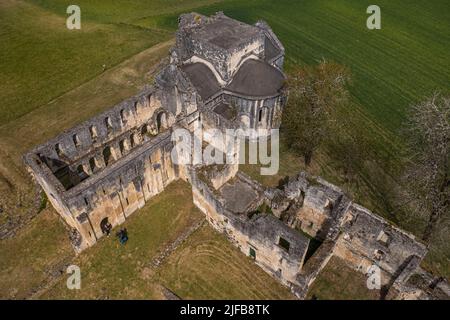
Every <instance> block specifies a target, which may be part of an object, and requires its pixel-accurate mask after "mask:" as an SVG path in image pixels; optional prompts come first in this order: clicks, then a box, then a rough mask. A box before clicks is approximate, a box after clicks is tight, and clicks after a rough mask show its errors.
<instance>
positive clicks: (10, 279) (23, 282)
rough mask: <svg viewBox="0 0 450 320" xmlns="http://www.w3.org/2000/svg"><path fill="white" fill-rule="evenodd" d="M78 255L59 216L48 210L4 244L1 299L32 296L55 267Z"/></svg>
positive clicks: (0, 248) (0, 245)
mask: <svg viewBox="0 0 450 320" xmlns="http://www.w3.org/2000/svg"><path fill="white" fill-rule="evenodd" d="M74 255H75V254H74V251H73V249H72V246H71V245H70V243H69V240H68V233H67V231H66V230H65V228H64V225H63V224H62V222H61V221H60V218H59V216H58V215H57V213H56V212H55V211H54V210H53V208H47V209H45V210H44V211H42V212H41V213H40V214H39V215H38V216H37V217H36V218H34V219H33V220H32V221H31V222H30V223H29V224H28V225H27V226H26V227H25V228H23V229H22V230H21V232H20V234H19V235H17V236H16V237H14V238H12V239H8V240H2V241H0V270H1V272H0V299H24V298H26V297H28V296H30V294H32V292H33V291H34V289H35V288H37V287H39V285H40V284H41V283H42V282H44V281H46V279H47V278H48V277H49V276H50V272H51V270H52V269H54V267H55V266H58V265H60V264H62V263H64V262H66V261H70V260H71V259H72V258H73V257H74Z"/></svg>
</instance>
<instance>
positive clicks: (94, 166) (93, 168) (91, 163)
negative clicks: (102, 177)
mask: <svg viewBox="0 0 450 320" xmlns="http://www.w3.org/2000/svg"><path fill="white" fill-rule="evenodd" d="M89 167H90V168H91V171H92V172H94V171H95V168H96V167H97V166H96V164H95V159H94V158H90V159H89Z"/></svg>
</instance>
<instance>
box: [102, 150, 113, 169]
mask: <svg viewBox="0 0 450 320" xmlns="http://www.w3.org/2000/svg"><path fill="white" fill-rule="evenodd" d="M103 159H104V160H105V165H106V166H107V165H108V164H109V163H110V161H111V148H110V147H106V148H105V149H103Z"/></svg>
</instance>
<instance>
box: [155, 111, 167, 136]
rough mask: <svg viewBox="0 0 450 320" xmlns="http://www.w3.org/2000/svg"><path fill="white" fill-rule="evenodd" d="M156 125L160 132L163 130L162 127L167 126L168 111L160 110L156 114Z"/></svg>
mask: <svg viewBox="0 0 450 320" xmlns="http://www.w3.org/2000/svg"><path fill="white" fill-rule="evenodd" d="M156 127H157V129H158V132H159V131H161V130H162V129H165V128H166V127H167V119H166V113H165V112H160V113H159V114H158V115H157V116H156Z"/></svg>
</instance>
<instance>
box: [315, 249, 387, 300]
mask: <svg viewBox="0 0 450 320" xmlns="http://www.w3.org/2000/svg"><path fill="white" fill-rule="evenodd" d="M366 281H367V278H366V277H365V276H364V275H363V274H362V273H359V272H356V271H354V270H352V269H350V268H349V267H347V266H346V265H345V262H343V261H342V260H341V259H340V258H337V257H333V258H331V260H330V262H329V263H328V264H327V266H326V267H325V268H324V269H323V270H322V271H321V272H320V274H319V275H318V277H317V279H316V281H314V283H313V284H312V286H311V288H310V290H309V292H308V295H307V299H319V300H377V299H379V297H380V292H379V290H369V289H368V288H367V285H366Z"/></svg>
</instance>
